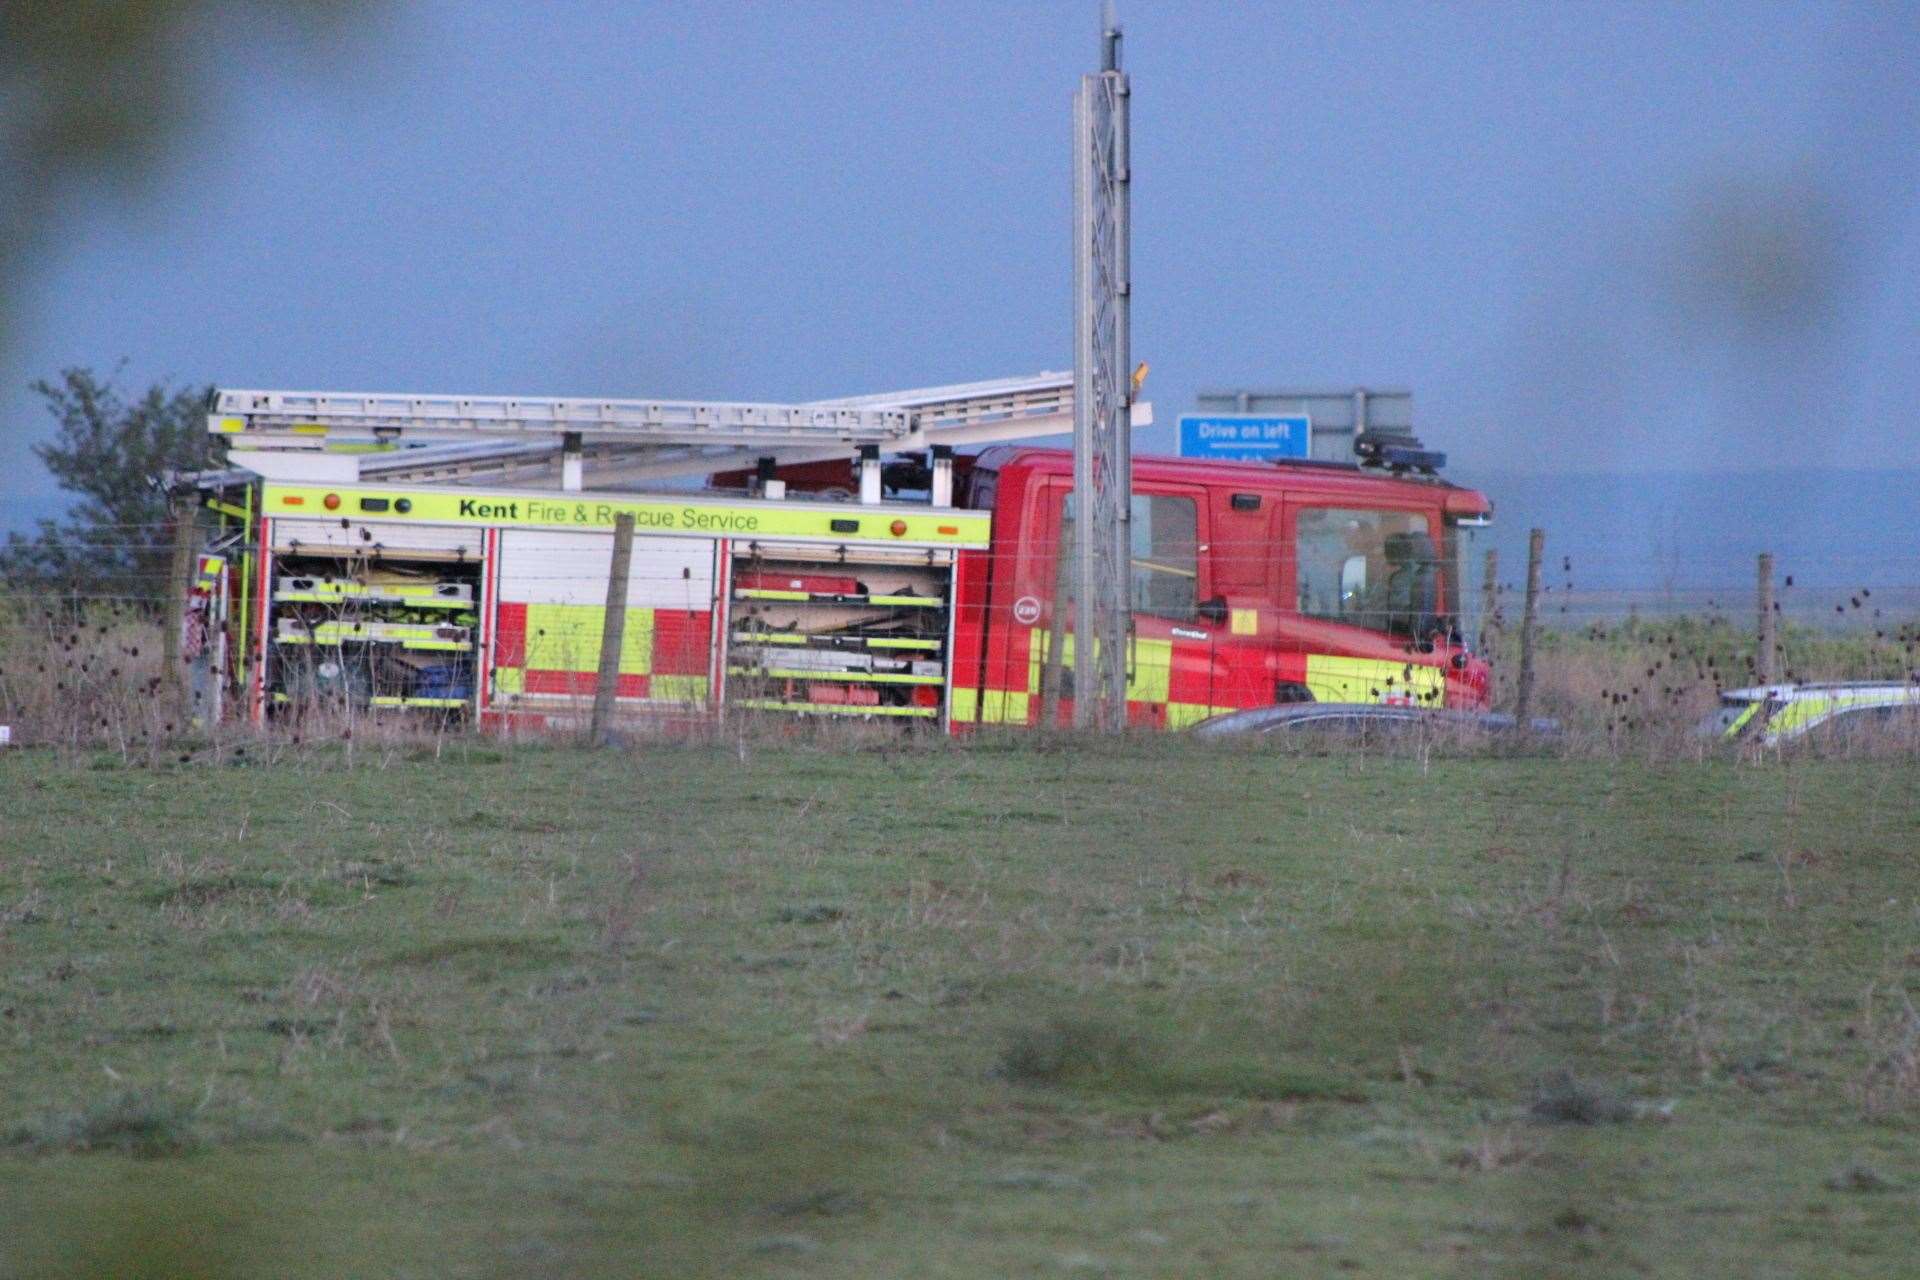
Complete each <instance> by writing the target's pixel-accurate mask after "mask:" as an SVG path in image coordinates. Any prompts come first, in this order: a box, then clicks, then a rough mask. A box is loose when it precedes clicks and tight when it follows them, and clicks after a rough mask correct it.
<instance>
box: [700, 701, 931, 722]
mask: <svg viewBox="0 0 1920 1280" xmlns="http://www.w3.org/2000/svg"><path fill="white" fill-rule="evenodd" d="M732 705H734V706H736V707H744V708H746V709H747V710H749V711H800V712H808V713H813V714H819V715H840V716H920V717H925V718H931V717H934V716H937V715H939V714H940V710H939V708H938V707H856V706H849V705H847V704H845V703H839V702H776V701H774V700H772V699H769V698H742V699H740V700H739V701H738V702H735V703H733V704H732Z"/></svg>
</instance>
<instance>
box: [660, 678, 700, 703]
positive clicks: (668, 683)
mask: <svg viewBox="0 0 1920 1280" xmlns="http://www.w3.org/2000/svg"><path fill="white" fill-rule="evenodd" d="M647 698H648V700H649V701H653V702H705V701H706V700H707V678H706V677H705V676H653V677H652V678H651V679H649V680H648V681H647Z"/></svg>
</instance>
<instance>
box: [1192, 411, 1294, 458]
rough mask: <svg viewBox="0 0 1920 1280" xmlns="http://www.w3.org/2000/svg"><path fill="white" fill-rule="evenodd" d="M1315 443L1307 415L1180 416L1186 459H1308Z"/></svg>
mask: <svg viewBox="0 0 1920 1280" xmlns="http://www.w3.org/2000/svg"><path fill="white" fill-rule="evenodd" d="M1312 440H1313V423H1312V422H1311V421H1310V420H1309V419H1308V418H1307V415H1306V414H1304V413H1298V414H1289V415H1287V416H1285V417H1275V416H1273V415H1271V414H1253V413H1221V414H1204V415H1203V414H1197V413H1183V414H1181V415H1180V456H1181V457H1183V458H1253V459H1259V460H1267V459H1273V458H1304V457H1307V456H1308V455H1309V453H1310V452H1311V449H1312Z"/></svg>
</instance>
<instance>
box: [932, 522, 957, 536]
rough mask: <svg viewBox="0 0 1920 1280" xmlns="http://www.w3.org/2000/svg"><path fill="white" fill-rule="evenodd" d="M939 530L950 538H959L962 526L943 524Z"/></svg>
mask: <svg viewBox="0 0 1920 1280" xmlns="http://www.w3.org/2000/svg"><path fill="white" fill-rule="evenodd" d="M937 528H938V529H939V531H940V532H941V533H944V534H946V535H947V536H948V537H949V538H957V537H959V536H960V526H959V525H957V524H943V525H939V526H937Z"/></svg>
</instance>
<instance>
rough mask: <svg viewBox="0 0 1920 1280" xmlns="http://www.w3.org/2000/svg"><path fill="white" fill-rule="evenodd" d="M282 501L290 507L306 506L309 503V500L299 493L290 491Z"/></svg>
mask: <svg viewBox="0 0 1920 1280" xmlns="http://www.w3.org/2000/svg"><path fill="white" fill-rule="evenodd" d="M281 501H282V502H284V503H286V504H287V505H288V506H290V507H304V506H306V505H307V500H306V499H305V498H303V497H301V496H300V495H299V494H297V493H290V494H288V495H286V497H284V498H282V499H281Z"/></svg>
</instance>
